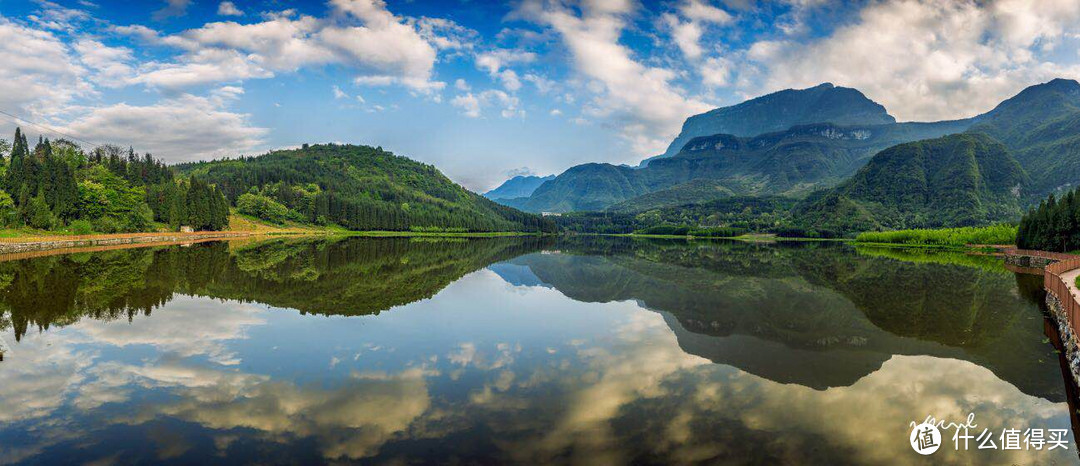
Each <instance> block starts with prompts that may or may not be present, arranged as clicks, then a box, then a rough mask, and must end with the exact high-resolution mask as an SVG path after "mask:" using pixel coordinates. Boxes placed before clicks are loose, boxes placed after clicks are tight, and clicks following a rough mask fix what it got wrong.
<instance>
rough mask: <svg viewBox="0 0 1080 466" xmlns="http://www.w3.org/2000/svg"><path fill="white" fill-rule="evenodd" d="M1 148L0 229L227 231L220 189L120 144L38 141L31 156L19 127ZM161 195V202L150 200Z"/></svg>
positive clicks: (225, 203) (117, 231)
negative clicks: (90, 147) (180, 174)
mask: <svg viewBox="0 0 1080 466" xmlns="http://www.w3.org/2000/svg"><path fill="white" fill-rule="evenodd" d="M0 148H2V149H4V152H7V154H6V155H7V156H6V157H4V158H3V160H2V163H0V172H2V175H0V188H2V190H0V224H2V226H4V227H8V228H17V227H21V226H30V227H32V228H37V229H42V230H52V229H68V230H71V231H73V232H75V233H80V234H85V233H91V232H100V233H119V232H137V231H150V230H156V229H159V228H161V225H159V224H156V223H155V222H161V223H165V224H168V225H170V226H171V227H172V228H173V229H176V228H179V227H180V226H183V225H187V226H191V227H193V228H195V229H202V230H220V229H224V228H226V227H228V217H229V209H228V203H227V202H226V201H225V198H224V196H223V195H222V194H221V193H220V192H218V191H217V190H216V189H215V188H213V187H210V186H208V185H206V184H205V183H203V182H200V181H198V180H195V179H191V180H178V179H175V178H174V176H173V171H172V170H171V169H170V168H169V167H167V166H166V165H165V164H164V163H163V162H161V161H159V160H156V159H154V158H153V156H151V155H150V154H145V155H143V156H141V157H140V156H138V155H136V154H135V151H134V150H133V149H130V148H129V149H128V150H127V151H126V153H125V151H124V150H123V149H121V148H119V147H117V146H112V145H105V146H100V147H97V148H94V149H93V150H92V151H91V152H90V153H89V154H88V153H86V152H84V151H83V150H82V148H80V147H79V145H77V144H75V143H73V142H71V141H68V140H65V139H59V140H55V141H50V140H48V139H46V138H42V137H39V138H38V142H37V144H36V145H35V146H34V148H33V149H32V150H31V148H30V144H29V143H28V141H27V138H26V135H25V134H24V133H23V132H22V130H21V128H16V129H15V137H14V139H13V140H12V142H11V143H10V144H8V143H6V142H3V143H2V144H0ZM148 193H159V194H162V196H148Z"/></svg>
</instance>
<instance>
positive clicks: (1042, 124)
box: [970, 79, 1080, 202]
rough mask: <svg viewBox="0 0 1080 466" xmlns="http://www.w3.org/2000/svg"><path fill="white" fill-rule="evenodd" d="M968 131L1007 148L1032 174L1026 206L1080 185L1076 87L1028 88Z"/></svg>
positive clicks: (1065, 83)
mask: <svg viewBox="0 0 1080 466" xmlns="http://www.w3.org/2000/svg"><path fill="white" fill-rule="evenodd" d="M970 131H972V132H980V133H985V134H988V135H990V136H993V137H994V138H995V139H997V140H998V141H1001V142H1002V143H1004V144H1005V145H1006V146H1008V147H1009V148H1010V149H1011V150H1012V151H1013V152H1014V154H1015V155H1016V159H1017V160H1018V161H1019V162H1020V164H1021V165H1023V167H1024V169H1025V170H1027V172H1028V174H1029V175H1031V179H1032V185H1031V189H1030V190H1029V192H1028V193H1027V194H1028V195H1029V197H1028V200H1029V201H1030V202H1038V200H1040V199H1042V198H1044V197H1046V195H1047V194H1049V193H1050V192H1053V191H1055V190H1060V189H1066V188H1071V187H1075V186H1076V185H1077V184H1078V183H1080V83H1077V82H1076V81H1073V80H1067V79H1055V80H1053V81H1050V82H1047V83H1044V84H1039V85H1035V86H1031V87H1029V88H1027V89H1024V90H1023V91H1022V92H1020V93H1019V94H1017V95H1016V96H1014V97H1012V98H1010V99H1008V100H1006V101H1004V102H1002V103H1001V104H1000V105H998V106H997V107H995V108H994V109H993V110H991V111H990V112H988V113H987V114H986V115H983V116H981V117H980V119H979V123H978V124H976V125H974V126H972V128H971V129H970Z"/></svg>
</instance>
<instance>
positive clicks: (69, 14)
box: [27, 0, 91, 32]
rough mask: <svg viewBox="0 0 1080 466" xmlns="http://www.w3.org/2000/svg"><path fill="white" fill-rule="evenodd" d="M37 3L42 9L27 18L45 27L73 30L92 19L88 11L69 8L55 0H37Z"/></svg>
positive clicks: (55, 29) (57, 29)
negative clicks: (54, 0)
mask: <svg viewBox="0 0 1080 466" xmlns="http://www.w3.org/2000/svg"><path fill="white" fill-rule="evenodd" d="M35 3H37V4H38V6H39V7H40V9H39V10H37V12H35V14H31V15H28V16H27V19H29V20H30V22H31V23H33V24H35V25H37V26H38V27H40V28H43V29H48V30H54V31H68V32H72V31H75V29H76V28H77V26H78V25H79V24H81V23H84V22H86V21H89V20H90V19H91V16H90V14H89V13H87V12H86V11H83V10H79V9H75V8H67V7H65V6H62V5H59V4H57V3H55V2H51V1H48V0H37V1H36V2H35Z"/></svg>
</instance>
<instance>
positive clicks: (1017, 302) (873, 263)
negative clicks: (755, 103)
mask: <svg viewBox="0 0 1080 466" xmlns="http://www.w3.org/2000/svg"><path fill="white" fill-rule="evenodd" d="M1042 298H1043V295H1042V291H1041V278H1040V277H1032V276H1025V275H1017V274H1014V273H1011V272H1009V271H1007V270H1005V269H1004V268H1003V267H1002V265H1001V264H1000V263H999V262H997V261H995V260H994V259H990V258H979V257H972V256H964V255H957V254H926V253H910V252H903V251H898V250H872V249H865V250H864V249H856V248H853V247H849V246H842V245H835V244H819V243H808V244H793V245H756V244H743V243H719V242H692V243H686V242H677V241H670V242H662V241H641V240H629V239H595V238H593V239H580V240H559V241H556V240H538V239H484V240H407V239H347V240H339V241H330V242H324V241H316V240H295V239H291V240H290V239H282V240H274V241H270V242H262V243H250V242H232V243H204V244H198V245H193V246H190V247H158V248H147V249H129V250H120V251H110V252H102V253H85V254H74V255H66V256H54V257H45V258H37V259H30V260H23V261H9V262H3V263H0V338H3V340H4V341H6V343H7V346H8V351H7V352H6V353H5V354H4V359H3V362H0V463H5V464H6V463H28V464H37V463H47V464H56V463H78V464H83V463H94V464H113V463H118V464H128V463H183V464H206V463H229V464H235V463H238V462H258V463H348V462H364V463H389V462H413V463H422V462H456V463H493V462H516V463H529V464H536V463H585V464H603V463H613V464H620V463H631V462H633V463H697V462H712V463H735V464H740V463H775V462H783V463H791V464H849V463H858V464H891V463H923V462H927V461H929V460H933V461H935V462H939V463H940V462H946V463H961V464H963V463H987V464H1002V463H1005V464H1008V463H1038V464H1048V463H1057V464H1074V463H1077V462H1080V461H1078V455H1077V447H1076V444H1075V442H1074V441H1073V422H1072V420H1071V418H1070V412H1071V411H1072V410H1071V409H1070V405H1069V403H1068V401H1067V400H1069V399H1070V398H1071V397H1070V395H1068V394H1067V391H1069V390H1072V388H1070V386H1069V385H1068V384H1067V383H1066V379H1065V378H1064V377H1063V373H1062V369H1061V365H1060V361H1059V359H1060V358H1059V355H1058V354H1057V353H1056V352H1055V349H1054V339H1053V335H1052V334H1049V335H1048V331H1047V327H1046V326H1045V322H1044V319H1043V318H1042V314H1041V312H1040V309H1039V303H1040V302H1041V300H1042ZM968 413H974V414H975V416H976V422H977V423H978V424H979V429H982V428H984V427H985V428H989V429H991V430H992V431H994V436H995V438H996V436H997V435H999V434H1000V433H1001V430H1002V429H1004V428H1015V429H1019V430H1021V431H1023V430H1025V429H1028V428H1042V429H1068V435H1067V438H1068V440H1069V449H1068V450H1064V449H1060V448H1059V449H1056V450H1053V451H1046V450H1044V451H1024V450H1020V451H1011V450H1010V451H1003V450H1000V449H998V450H986V451H979V452H976V451H968V452H956V451H953V447H952V443H951V440H950V439H946V441H947V443H948V445H946V446H943V448H942V449H941V450H940V451H938V452H937V453H935V454H934V455H933V456H931V457H926V458H924V457H920V456H919V455H917V454H915V452H914V451H913V450H912V448H911V446H910V445H909V443H908V433H909V432H910V423H911V422H912V421H920V422H921V421H922V420H923V419H924V418H925V417H926V416H927V415H933V416H935V417H936V418H938V419H948V420H953V421H962V420H963V419H965V418H966V417H967V415H968ZM974 447H975V445H974V444H972V449H973V450H974Z"/></svg>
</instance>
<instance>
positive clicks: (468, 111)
mask: <svg viewBox="0 0 1080 466" xmlns="http://www.w3.org/2000/svg"><path fill="white" fill-rule="evenodd" d="M450 105H453V106H455V107H458V108H460V109H461V110H462V111H463V114H464V115H465V116H467V117H469V118H480V99H478V98H477V97H476V96H475V95H473V93H472V92H470V93H468V94H463V95H459V96H456V97H454V98H453V99H450Z"/></svg>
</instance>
